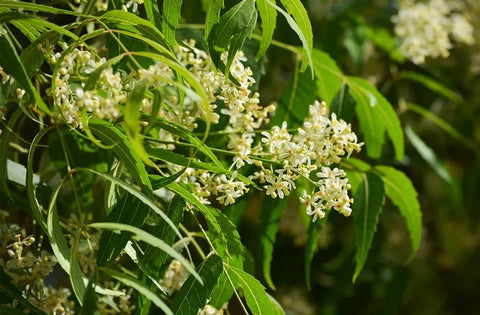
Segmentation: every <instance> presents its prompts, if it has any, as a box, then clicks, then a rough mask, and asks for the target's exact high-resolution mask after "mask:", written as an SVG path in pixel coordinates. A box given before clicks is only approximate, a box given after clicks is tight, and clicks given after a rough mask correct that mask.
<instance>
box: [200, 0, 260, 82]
mask: <svg viewBox="0 0 480 315" xmlns="http://www.w3.org/2000/svg"><path fill="white" fill-rule="evenodd" d="M256 21H257V11H256V10H255V1H254V0H242V1H241V2H239V3H238V4H236V5H235V6H233V7H232V8H231V9H230V10H228V11H227V12H226V13H225V14H224V15H222V17H220V20H219V21H218V23H216V24H215V25H213V27H212V29H211V31H210V34H209V36H208V50H209V52H210V55H211V57H212V61H213V63H214V64H215V66H216V67H217V68H219V69H220V70H222V71H223V72H224V73H225V76H226V77H229V73H230V65H231V64H232V62H233V58H234V57H235V55H236V53H237V51H238V50H239V49H241V48H242V46H243V43H244V42H245V40H246V38H247V37H250V36H251V34H252V31H253V29H254V28H255V24H256ZM227 49H228V57H227V63H226V64H223V62H222V61H221V59H220V56H221V54H222V53H223V52H224V51H226V50H227Z"/></svg>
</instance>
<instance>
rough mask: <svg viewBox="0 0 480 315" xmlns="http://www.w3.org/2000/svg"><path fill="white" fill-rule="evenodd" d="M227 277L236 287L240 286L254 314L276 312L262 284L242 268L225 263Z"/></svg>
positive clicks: (276, 309)
mask: <svg viewBox="0 0 480 315" xmlns="http://www.w3.org/2000/svg"><path fill="white" fill-rule="evenodd" d="M225 269H226V271H227V273H228V277H229V278H230V280H231V282H232V283H233V284H234V285H235V287H236V288H239V287H241V288H242V291H243V295H244V297H245V300H246V301H247V305H248V308H249V309H250V311H251V312H252V314H254V315H260V314H265V315H267V314H268V315H269V314H277V312H278V308H277V307H276V305H274V303H273V302H272V301H271V300H270V298H269V297H268V295H267V293H266V292H265V288H264V287H263V286H262V284H261V283H260V282H259V281H258V280H257V279H255V278H254V277H253V276H251V275H250V274H248V273H246V272H245V271H243V270H242V269H239V268H235V267H233V266H229V265H225Z"/></svg>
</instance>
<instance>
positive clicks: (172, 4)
mask: <svg viewBox="0 0 480 315" xmlns="http://www.w3.org/2000/svg"><path fill="white" fill-rule="evenodd" d="M182 2H183V0H164V1H163V21H162V30H163V33H164V34H165V39H166V40H167V42H168V43H170V45H172V46H174V45H175V44H176V43H177V41H176V40H175V29H176V28H177V26H178V23H179V19H180V13H181V8H182Z"/></svg>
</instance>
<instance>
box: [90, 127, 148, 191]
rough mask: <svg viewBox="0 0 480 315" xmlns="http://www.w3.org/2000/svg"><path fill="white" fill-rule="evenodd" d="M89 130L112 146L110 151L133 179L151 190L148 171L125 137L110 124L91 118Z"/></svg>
mask: <svg viewBox="0 0 480 315" xmlns="http://www.w3.org/2000/svg"><path fill="white" fill-rule="evenodd" d="M89 126H90V129H91V131H92V132H93V133H94V134H95V136H96V137H98V138H99V139H100V140H102V141H103V142H104V143H105V144H106V145H107V146H111V147H112V151H113V152H114V153H115V155H116V156H117V157H118V158H119V159H120V161H122V162H123V163H124V164H125V166H126V167H127V169H128V171H129V172H130V173H131V174H132V176H133V177H134V178H135V180H136V181H137V182H138V183H139V184H140V185H141V186H142V187H143V188H145V190H146V191H147V192H148V191H151V189H152V187H151V184H150V179H149V178H148V173H147V171H146V170H145V165H144V164H143V163H142V161H141V159H140V157H139V156H138V155H137V153H136V152H135V150H134V149H133V147H132V146H131V145H130V142H129V141H128V140H127V137H126V136H125V135H124V134H123V133H122V132H121V131H120V130H119V129H118V128H116V127H114V126H113V125H112V124H110V123H108V122H106V121H103V120H100V119H95V118H92V119H90V123H89Z"/></svg>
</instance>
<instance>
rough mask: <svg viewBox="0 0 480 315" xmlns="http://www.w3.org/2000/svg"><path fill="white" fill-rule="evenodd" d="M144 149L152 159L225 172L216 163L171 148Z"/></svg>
mask: <svg viewBox="0 0 480 315" xmlns="http://www.w3.org/2000/svg"><path fill="white" fill-rule="evenodd" d="M146 151H147V153H148V155H149V157H150V158H153V159H158V160H162V161H165V162H169V163H173V164H176V165H181V166H185V167H191V168H196V169H203V170H208V171H211V172H215V173H225V168H223V167H219V166H218V165H216V164H213V163H206V162H202V161H197V160H196V159H192V158H189V157H186V156H184V155H182V154H178V153H174V152H172V151H171V150H167V149H156V148H146ZM157 189H158V188H157Z"/></svg>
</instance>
